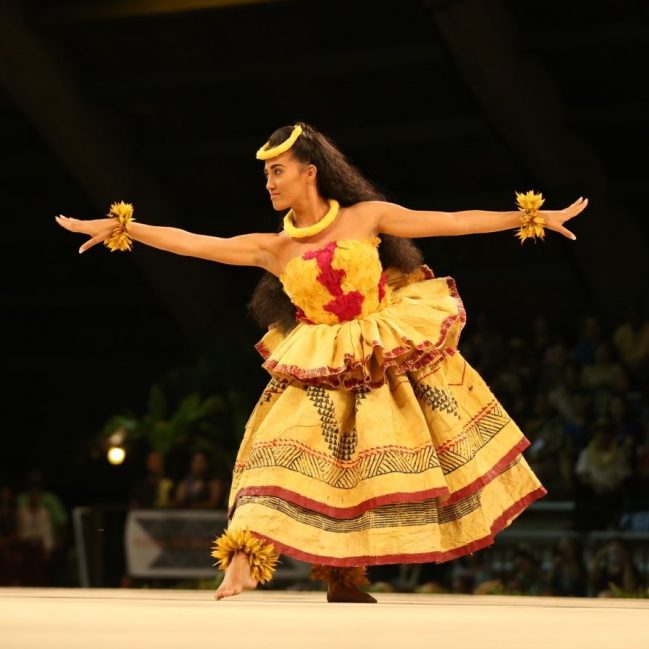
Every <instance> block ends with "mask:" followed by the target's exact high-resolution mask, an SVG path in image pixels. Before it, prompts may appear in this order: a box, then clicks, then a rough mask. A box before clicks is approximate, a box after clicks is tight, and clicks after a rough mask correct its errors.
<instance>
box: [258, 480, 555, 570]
mask: <svg viewBox="0 0 649 649" xmlns="http://www.w3.org/2000/svg"><path fill="white" fill-rule="evenodd" d="M547 493H548V491H547V489H546V488H545V487H543V486H541V487H539V488H538V489H535V490H534V491H532V492H530V493H529V494H527V496H525V497H524V498H521V499H520V500H519V501H517V502H516V503H514V504H513V505H512V506H511V507H508V508H507V509H506V510H505V511H504V512H503V513H502V514H501V515H500V516H498V518H496V520H495V521H494V522H493V523H492V525H491V533H490V534H488V535H487V536H485V537H483V538H481V539H478V540H476V541H472V542H471V543H467V544H465V545H462V546H459V547H457V548H453V549H452V550H447V551H446V552H439V551H437V552H420V553H414V554H387V555H382V556H356V557H342V558H341V557H328V556H325V555H319V554H311V553H310V552H303V551H302V550H299V549H298V548H294V547H292V546H290V545H286V544H285V543H280V542H279V541H277V540H275V539H273V538H272V537H270V536H268V535H266V534H260V533H258V532H255V531H253V530H251V533H252V535H253V536H255V537H257V538H259V539H264V540H265V541H268V542H270V543H272V544H273V545H274V546H275V549H276V550H277V551H278V552H279V553H280V554H286V555H288V556H290V557H293V558H294V559H298V560H299V561H306V562H308V563H317V564H323V565H329V566H339V567H348V566H361V565H362V566H378V565H385V564H390V563H430V562H435V563H443V562H445V561H450V560H452V559H457V558H458V557H461V556H464V555H466V554H472V553H474V552H477V551H478V550H482V549H483V548H485V547H487V546H489V545H492V544H493V543H494V541H495V539H494V536H495V535H496V534H498V532H500V531H502V530H503V529H505V528H506V527H507V526H508V521H510V520H513V519H514V518H516V517H517V516H518V515H519V514H521V513H522V512H523V510H525V509H526V508H527V507H528V505H530V504H531V503H533V502H534V501H535V500H538V499H539V498H542V497H543V496H545V495H546V494H547Z"/></svg>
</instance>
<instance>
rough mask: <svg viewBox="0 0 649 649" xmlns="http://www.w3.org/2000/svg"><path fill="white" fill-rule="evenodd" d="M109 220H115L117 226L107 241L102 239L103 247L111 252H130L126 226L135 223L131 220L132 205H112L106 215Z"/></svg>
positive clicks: (130, 241) (121, 203)
mask: <svg viewBox="0 0 649 649" xmlns="http://www.w3.org/2000/svg"><path fill="white" fill-rule="evenodd" d="M107 216H108V218H110V219H117V225H116V226H115V228H114V229H113V231H112V232H111V233H110V236H109V237H108V238H107V239H104V245H105V246H106V247H107V248H109V249H110V251H111V252H115V251H116V250H131V246H132V243H133V241H132V239H131V237H130V236H129V233H128V224H129V223H130V222H131V221H135V219H134V218H133V205H132V203H125V202H124V201H120V202H119V203H113V204H112V205H111V206H110V210H109V212H108V214H107Z"/></svg>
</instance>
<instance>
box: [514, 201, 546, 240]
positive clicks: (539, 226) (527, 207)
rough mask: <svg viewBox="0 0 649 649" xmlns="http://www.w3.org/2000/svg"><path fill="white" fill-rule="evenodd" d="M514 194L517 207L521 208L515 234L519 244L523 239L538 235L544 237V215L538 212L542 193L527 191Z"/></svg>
mask: <svg viewBox="0 0 649 649" xmlns="http://www.w3.org/2000/svg"><path fill="white" fill-rule="evenodd" d="M514 193H515V194H516V202H517V204H518V208H519V209H520V210H522V212H523V213H522V214H521V227H520V228H519V230H518V232H516V234H515V236H517V237H518V238H519V239H520V240H521V245H523V241H525V239H533V238H535V237H539V238H540V239H545V231H544V229H543V226H544V225H545V217H543V216H542V215H541V214H539V213H538V211H539V208H540V207H541V205H543V203H544V202H545V198H543V194H541V193H538V194H535V193H534V191H529V192H527V194H519V193H518V192H514Z"/></svg>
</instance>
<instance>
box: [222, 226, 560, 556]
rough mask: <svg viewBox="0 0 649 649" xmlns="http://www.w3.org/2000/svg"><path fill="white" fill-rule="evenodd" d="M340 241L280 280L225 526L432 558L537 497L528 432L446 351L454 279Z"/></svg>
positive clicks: (303, 551)
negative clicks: (291, 322)
mask: <svg viewBox="0 0 649 649" xmlns="http://www.w3.org/2000/svg"><path fill="white" fill-rule="evenodd" d="M379 244H380V238H379V237H374V238H370V239H340V240H337V241H333V242H331V243H328V244H326V245H324V246H322V247H321V248H319V249H317V250H314V251H309V252H307V253H305V254H303V255H302V256H300V257H296V258H294V259H291V260H290V261H289V263H288V265H287V266H286V268H285V270H284V272H283V274H282V275H281V277H280V280H281V282H282V285H283V287H284V290H285V292H286V293H287V295H288V296H289V297H290V299H291V301H292V302H293V304H294V305H295V307H296V310H297V317H298V319H299V323H298V324H297V326H296V327H295V328H294V329H293V330H292V331H290V332H289V333H288V334H286V335H284V334H282V333H281V332H280V331H279V329H278V328H277V327H271V328H270V329H269V330H268V332H267V333H266V334H265V335H264V336H263V337H262V339H261V340H260V341H259V342H258V343H257V345H256V348H257V350H258V351H259V352H260V353H261V355H262V356H263V358H264V362H263V367H264V368H265V369H266V370H267V371H268V372H269V373H270V375H271V379H270V381H269V383H268V385H267V387H266V388H265V390H264V391H263V393H262V395H261V397H260V399H259V401H258V402H257V404H256V405H255V407H254V410H253V412H252V414H251V415H250V418H249V419H248V422H247V424H246V427H245V432H244V435H243V440H242V442H241V446H240V448H239V451H238V456H237V459H236V464H235V467H234V475H233V481H232V488H231V491H230V495H229V502H228V532H232V531H238V530H244V529H245V530H250V533H251V534H252V536H253V537H257V538H259V539H263V540H265V541H266V542H270V543H272V544H273V545H274V546H275V548H276V551H277V552H279V553H283V554H287V555H289V556H291V557H294V558H296V559H300V560H302V561H308V562H313V563H317V564H325V565H331V566H343V567H344V566H358V565H377V564H387V563H423V562H443V561H448V560H450V559H454V558H456V557H459V556H461V555H465V554H468V553H472V552H475V551H476V550H479V549H481V548H484V547H485V546H488V545H490V544H492V543H493V542H494V535H495V534H496V533H498V532H499V531H500V530H502V529H504V528H505V527H507V526H508V525H509V524H510V523H511V522H512V521H513V520H514V519H515V518H516V517H517V516H518V515H519V514H521V512H523V510H524V509H525V508H526V507H527V506H528V505H529V504H530V503H532V502H534V501H535V500H537V499H539V498H541V497H542V496H544V495H545V494H546V493H547V491H546V489H545V488H544V487H543V485H542V484H541V483H540V482H539V480H538V479H537V477H536V475H535V474H534V473H533V472H532V470H531V469H530V467H529V465H528V464H527V462H526V461H525V459H524V457H523V456H522V451H523V450H524V449H525V448H527V446H529V444H530V442H529V440H528V439H527V438H526V437H525V436H524V434H523V433H522V432H521V430H520V429H519V428H518V426H517V425H516V424H515V423H514V421H512V419H511V418H510V417H509V415H508V414H507V412H505V410H504V409H503V407H502V405H501V404H500V403H499V402H498V400H497V399H496V398H495V396H494V395H493V394H492V392H491V391H490V389H489V388H488V387H487V385H486V384H485V382H484V381H483V379H482V378H481V377H480V376H479V374H478V373H477V372H476V371H475V370H474V369H473V368H472V367H471V366H470V365H469V363H468V362H467V361H466V360H465V359H464V358H463V357H462V355H461V354H460V352H459V351H458V348H457V346H458V341H459V338H460V332H461V331H462V328H463V327H464V324H465V322H466V315H465V311H464V307H463V304H462V300H461V298H460V296H459V294H458V291H457V287H456V284H455V281H454V279H453V278H452V277H439V278H435V277H434V275H433V273H432V271H431V270H430V268H428V266H426V265H422V266H420V267H419V268H418V269H417V270H415V271H414V272H412V273H409V274H404V273H401V272H398V271H396V270H394V269H387V270H385V271H384V270H383V268H382V266H381V262H380V260H379V254H378V246H379Z"/></svg>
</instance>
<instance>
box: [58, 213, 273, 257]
mask: <svg viewBox="0 0 649 649" xmlns="http://www.w3.org/2000/svg"><path fill="white" fill-rule="evenodd" d="M56 222H57V223H58V224H59V225H60V226H61V227H64V228H65V229H66V230H70V231H71V232H80V233H81V234H87V235H89V236H90V237H91V238H90V239H89V240H88V241H86V242H85V243H84V244H83V245H82V246H81V248H79V252H80V253H82V252H85V251H86V250H88V249H89V248H92V247H93V246H95V245H97V244H98V243H101V242H103V241H104V240H106V239H107V238H108V237H109V236H110V234H111V232H112V231H113V228H114V227H115V225H116V224H115V219H110V218H107V219H89V220H83V219H73V218H71V217H68V216H63V215H59V216H57V217H56ZM128 233H129V236H130V237H131V238H132V239H133V240H134V241H139V242H140V243H144V244H146V245H148V246H152V247H153V248H159V249H160V250H166V251H167V252H173V253H175V254H177V255H185V256H189V257H199V258H200V259H208V260H210V261H218V262H221V263H223V264H234V265H238V266H260V267H262V268H267V267H268V266H269V264H270V263H271V254H270V245H271V243H272V241H274V240H275V239H276V238H277V235H276V234H273V233H270V232H268V233H267V232H251V233H250V234H241V235H238V236H235V237H213V236H209V235H205V234H195V233H194V232H188V231H187V230H181V229H180V228H170V227H166V226H160V225H148V224H146V223H140V222H139V221H131V222H130V223H129V224H128Z"/></svg>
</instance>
